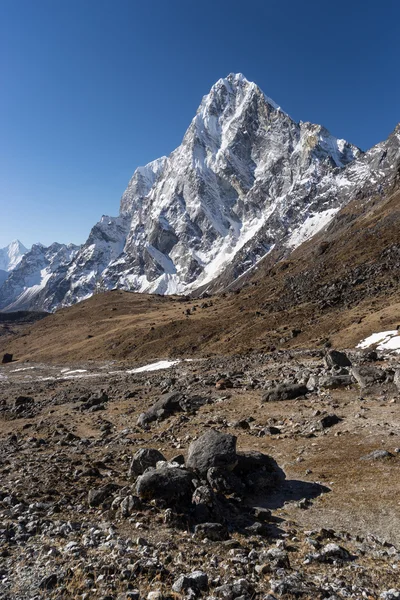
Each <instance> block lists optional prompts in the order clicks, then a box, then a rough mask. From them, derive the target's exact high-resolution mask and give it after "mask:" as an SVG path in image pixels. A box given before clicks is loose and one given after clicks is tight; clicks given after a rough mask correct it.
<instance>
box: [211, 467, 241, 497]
mask: <svg viewBox="0 0 400 600" xmlns="http://www.w3.org/2000/svg"><path fill="white" fill-rule="evenodd" d="M207 481H208V483H209V484H210V486H211V487H212V489H213V490H215V491H216V492H219V493H221V494H238V495H240V494H243V492H244V491H245V487H244V485H243V483H242V481H241V480H240V479H239V477H238V476H237V475H235V474H234V473H232V472H231V471H227V470H226V469H222V468H221V467H211V469H208V471H207Z"/></svg>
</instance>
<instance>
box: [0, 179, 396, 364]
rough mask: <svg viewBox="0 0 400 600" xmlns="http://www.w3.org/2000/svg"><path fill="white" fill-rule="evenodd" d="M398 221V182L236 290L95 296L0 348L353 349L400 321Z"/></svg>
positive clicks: (63, 356) (78, 356)
mask: <svg viewBox="0 0 400 600" xmlns="http://www.w3.org/2000/svg"><path fill="white" fill-rule="evenodd" d="M396 185H397V184H396ZM399 226H400V192H399V190H398V188H397V187H396V186H394V188H392V189H391V191H390V193H389V194H388V195H387V196H386V197H382V196H373V197H369V198H362V199H357V200H354V201H352V202H351V203H350V204H349V205H347V206H346V207H344V208H343V209H342V210H341V211H340V212H339V213H338V214H337V216H336V217H335V218H334V220H333V221H332V222H331V223H330V225H328V227H327V228H325V229H324V230H323V231H321V232H320V233H319V234H318V235H317V236H315V237H314V238H312V240H310V241H307V242H305V243H304V244H302V245H301V246H300V247H299V248H298V249H297V250H295V251H294V252H293V253H292V254H291V255H290V257H289V258H288V259H287V260H282V261H281V262H278V263H277V264H273V263H274V260H275V259H276V257H272V256H269V257H267V258H266V259H264V261H261V262H260V263H259V264H258V265H257V268H256V269H255V270H253V271H252V272H251V274H249V275H248V276H247V278H242V280H240V281H239V282H237V284H236V285H237V286H238V289H236V290H235V289H233V290H231V291H228V292H225V293H223V294H219V295H215V296H213V297H210V298H203V299H196V298H188V297H176V296H169V297H166V296H157V295H146V294H134V293H127V292H123V291H112V292H107V293H103V294H97V295H95V296H93V297H92V298H90V299H88V300H86V301H83V302H81V303H79V304H77V305H75V306H72V307H70V308H66V309H62V310H59V311H58V312H56V313H55V314H53V315H50V316H48V317H46V318H45V319H44V320H42V321H40V322H38V323H36V324H34V325H32V326H29V328H27V329H26V330H24V332H23V334H22V335H16V336H12V335H10V336H6V337H5V336H3V337H2V338H0V344H1V351H4V352H5V351H8V352H13V353H14V355H15V357H16V358H19V359H21V360H23V359H27V358H29V359H30V360H36V361H38V360H39V361H55V362H57V361H63V360H69V361H74V360H82V359H85V360H87V359H93V360H104V359H113V360H129V361H140V360H147V359H149V358H159V357H168V356H204V355H210V354H222V355H229V354H236V353H240V352H249V351H251V350H257V351H270V350H273V349H275V348H276V349H281V348H283V349H285V348H296V347H310V346H323V345H324V344H325V343H327V342H328V341H330V342H331V343H333V344H334V345H335V346H338V347H352V346H354V345H356V344H357V343H358V342H359V341H360V340H361V339H363V338H365V337H366V336H367V335H369V334H370V333H373V332H374V331H383V330H386V329H393V328H396V326H397V325H398V321H399V306H400V304H399V295H398V294H399V287H400V284H399V274H400V248H399V242H398V240H399V238H398V231H399ZM271 263H272V264H271ZM239 285H240V286H242V287H239ZM187 313H189V314H187ZM294 330H296V331H294ZM293 332H294V333H293Z"/></svg>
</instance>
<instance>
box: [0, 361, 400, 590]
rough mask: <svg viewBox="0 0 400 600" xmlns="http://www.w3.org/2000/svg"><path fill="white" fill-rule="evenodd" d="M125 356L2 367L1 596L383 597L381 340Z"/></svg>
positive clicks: (387, 542) (395, 447)
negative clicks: (154, 366) (222, 353)
mask: <svg viewBox="0 0 400 600" xmlns="http://www.w3.org/2000/svg"><path fill="white" fill-rule="evenodd" d="M135 366H139V365H132V366H131V368H128V367H127V365H126V364H122V363H102V364H99V363H98V364H93V363H87V364H81V365H78V366H77V365H74V366H71V367H67V366H63V367H60V366H55V365H51V366H49V365H47V366H46V365H40V364H32V363H30V362H24V363H21V362H12V363H10V364H8V365H3V366H2V367H1V370H0V472H1V484H0V557H1V558H0V565H1V566H0V581H1V583H0V598H2V599H13V600H22V599H28V598H29V599H33V598H37V599H39V598H67V599H68V598H74V599H75V598H82V599H83V598H87V599H89V598H90V599H91V598H102V599H103V600H105V599H106V598H107V599H110V600H111V599H116V600H117V599H118V600H122V599H127V598H135V599H140V598H148V599H149V600H157V599H159V598H179V597H185V598H195V597H204V598H221V599H224V600H233V599H234V598H241V599H243V600H245V599H246V598H265V599H267V598H268V599H269V600H273V598H277V599H279V598H305V599H306V598H330V599H331V600H333V599H342V598H371V599H382V600H395V599H398V598H400V583H399V582H400V478H399V468H400V412H399V402H400V397H399V387H400V380H399V373H400V371H399V357H398V355H397V357H396V356H390V355H376V353H374V352H368V351H364V352H361V351H353V352H349V353H347V355H343V354H341V353H335V352H332V351H330V350H325V351H321V350H316V351H294V350H292V351H281V352H275V353H269V354H259V353H254V354H249V355H247V356H238V357H229V358H224V357H220V358H208V359H196V360H192V361H181V362H179V363H176V364H174V365H172V366H170V367H169V368H165V369H162V370H158V371H156V370H155V371H143V372H135V369H134V367H135ZM164 366H166V365H164Z"/></svg>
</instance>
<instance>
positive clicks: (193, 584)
mask: <svg viewBox="0 0 400 600" xmlns="http://www.w3.org/2000/svg"><path fill="white" fill-rule="evenodd" d="M172 589H173V591H174V592H177V593H178V594H181V593H184V592H186V591H188V590H189V589H191V590H193V591H195V592H197V591H207V589H208V576H207V574H206V573H204V572H203V571H193V573H190V574H189V575H181V576H180V577H178V579H177V580H176V581H175V582H174V583H173V585H172Z"/></svg>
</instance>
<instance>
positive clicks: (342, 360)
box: [325, 350, 351, 368]
mask: <svg viewBox="0 0 400 600" xmlns="http://www.w3.org/2000/svg"><path fill="white" fill-rule="evenodd" d="M325 364H326V366H327V367H328V368H330V367H351V360H350V359H349V357H348V356H347V354H345V353H344V352H339V351H338V350H328V351H327V353H326V354H325Z"/></svg>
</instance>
